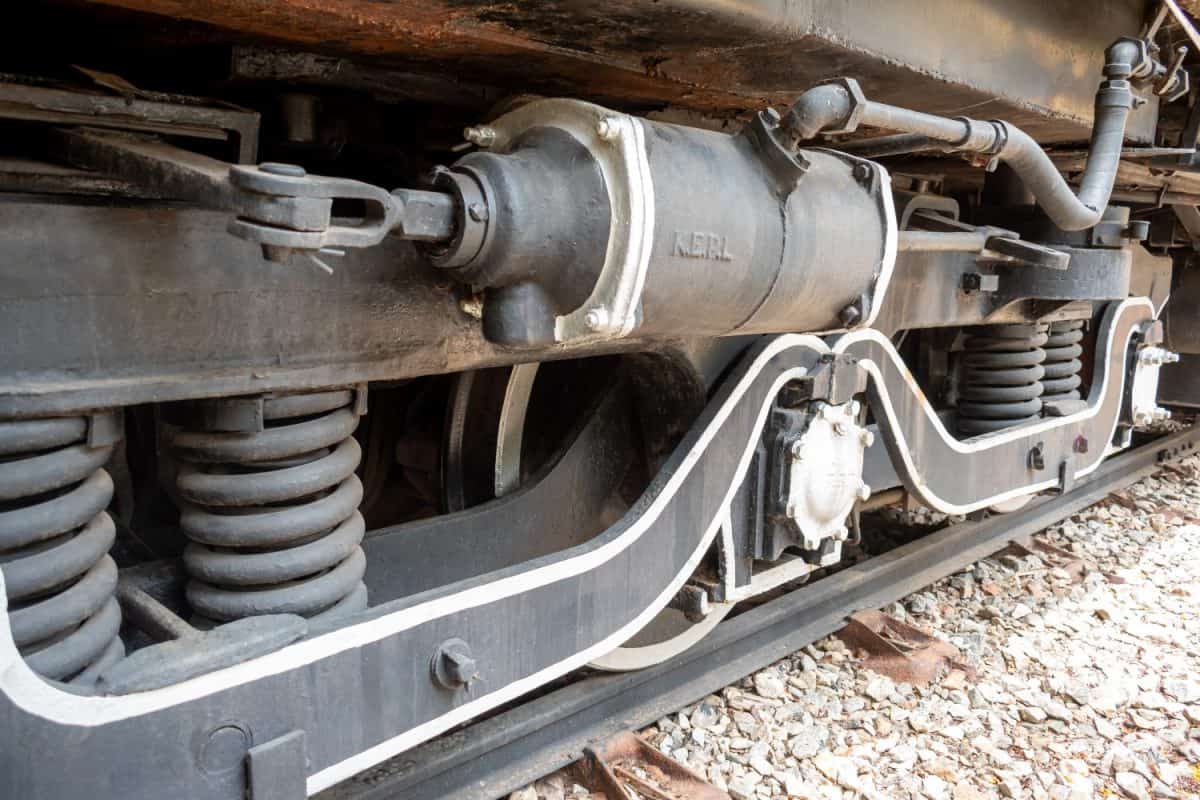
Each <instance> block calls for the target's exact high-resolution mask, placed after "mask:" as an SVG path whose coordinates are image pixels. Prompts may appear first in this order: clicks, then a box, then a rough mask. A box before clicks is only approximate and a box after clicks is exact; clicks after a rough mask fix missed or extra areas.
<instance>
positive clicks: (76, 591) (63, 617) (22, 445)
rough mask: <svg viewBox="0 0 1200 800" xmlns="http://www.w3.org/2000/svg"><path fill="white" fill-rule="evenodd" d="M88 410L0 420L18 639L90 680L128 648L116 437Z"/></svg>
mask: <svg viewBox="0 0 1200 800" xmlns="http://www.w3.org/2000/svg"><path fill="white" fill-rule="evenodd" d="M88 427H89V421H88V419H87V418H86V417H61V418H55V419H34V420H16V421H5V422H0V568H2V569H3V571H4V585H5V589H6V590H7V591H6V593H7V595H8V601H9V606H8V617H9V625H10V627H11V630H12V636H13V640H14V642H15V643H16V645H17V649H18V650H19V651H20V652H21V654H22V655H23V656H24V657H25V661H26V663H27V664H28V665H29V667H30V668H31V669H33V670H34V671H35V672H37V673H39V674H40V675H43V676H45V677H47V678H52V679H55V680H62V681H69V682H71V683H74V684H79V685H88V684H91V683H94V682H95V680H96V677H97V676H98V675H99V674H100V672H102V671H103V670H104V669H105V668H106V667H108V666H109V665H110V664H113V663H115V662H116V661H119V660H120V659H121V658H122V657H124V655H125V647H124V645H123V644H122V643H121V639H120V636H119V633H120V628H121V609H120V606H119V605H118V604H117V601H116V598H115V596H114V595H115V591H116V587H117V565H116V564H115V563H114V562H113V560H112V558H111V557H110V556H109V555H108V550H109V548H110V547H112V544H113V541H114V539H115V538H116V527H115V526H114V524H113V520H112V518H111V517H110V516H109V515H108V512H107V511H105V509H106V508H108V505H109V503H110V502H111V501H112V497H113V481H112V478H111V477H109V474H108V473H107V472H105V471H104V469H102V467H103V465H104V464H105V462H107V461H108V459H109V456H111V455H112V451H113V446H112V445H105V446H101V447H91V446H89V445H88V443H87V437H88Z"/></svg>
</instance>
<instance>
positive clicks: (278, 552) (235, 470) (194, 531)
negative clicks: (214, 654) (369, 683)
mask: <svg viewBox="0 0 1200 800" xmlns="http://www.w3.org/2000/svg"><path fill="white" fill-rule="evenodd" d="M357 425H358V415H357V413H356V411H355V408H354V395H353V392H351V391H349V390H342V391H328V392H317V393H309V394H299V395H283V396H273V397H267V398H265V399H264V400H263V429H262V430H260V431H257V432H250V433H241V432H228V431H211V430H199V431H181V432H179V433H178V434H177V435H176V436H175V440H174V444H175V449H176V452H177V453H178V455H179V458H180V460H181V461H182V462H183V463H182V465H181V467H180V470H179V475H178V478H177V486H178V489H179V494H180V497H181V498H182V502H183V506H182V508H181V515H180V524H181V527H182V528H183V532H184V533H185V534H186V535H187V537H188V539H189V540H190V541H189V543H188V545H187V547H186V548H185V550H184V554H183V563H184V568H185V570H186V572H187V574H188V577H189V581H188V586H187V599H188V602H189V603H190V604H191V606H192V609H193V610H194V611H195V612H196V613H197V614H198V615H199V616H200V617H201V618H205V619H208V620H212V621H214V622H228V621H233V620H237V619H242V618H244V617H250V616H256V615H260V614H285V613H286V614H299V615H301V616H305V617H309V618H319V617H332V616H340V615H342V614H346V613H350V612H352V611H357V610H360V609H362V608H365V607H366V605H367V588H366V585H365V584H364V583H363V575H364V573H365V571H366V557H365V556H364V554H363V551H362V548H361V547H360V543H361V542H362V538H363V533H364V529H365V524H364V522H363V518H362V515H361V514H360V513H359V511H358V506H359V503H360V501H361V500H362V492H363V488H362V483H360V482H359V479H358V477H357V476H356V475H355V469H356V468H357V467H358V462H359V459H360V457H361V449H360V448H359V445H358V442H357V441H356V440H355V439H354V436H353V433H354V429H355V427H356V426H357Z"/></svg>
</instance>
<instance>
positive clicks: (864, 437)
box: [858, 431, 875, 448]
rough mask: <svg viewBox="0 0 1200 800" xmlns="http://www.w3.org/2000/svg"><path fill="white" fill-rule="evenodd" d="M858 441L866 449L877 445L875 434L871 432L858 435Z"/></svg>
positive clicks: (862, 432)
mask: <svg viewBox="0 0 1200 800" xmlns="http://www.w3.org/2000/svg"><path fill="white" fill-rule="evenodd" d="M858 441H859V444H861V445H862V446H863V447H864V448H866V447H870V446H871V445H873V444H875V434H873V433H871V432H870V431H861V432H860V433H859V434H858Z"/></svg>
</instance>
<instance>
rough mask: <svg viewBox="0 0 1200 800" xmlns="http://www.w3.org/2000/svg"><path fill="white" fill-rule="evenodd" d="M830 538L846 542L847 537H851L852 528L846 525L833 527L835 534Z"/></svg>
mask: <svg viewBox="0 0 1200 800" xmlns="http://www.w3.org/2000/svg"><path fill="white" fill-rule="evenodd" d="M830 538H832V539H833V540H834V541H835V542H844V541H846V539H848V538H850V529H849V528H847V527H846V526H845V525H839V526H837V527H836V528H834V529H833V534H832V536H831V537H830ZM814 549H815V548H814Z"/></svg>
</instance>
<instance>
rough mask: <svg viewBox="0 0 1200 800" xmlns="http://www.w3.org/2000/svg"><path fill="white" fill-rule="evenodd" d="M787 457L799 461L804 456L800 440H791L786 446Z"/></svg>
mask: <svg viewBox="0 0 1200 800" xmlns="http://www.w3.org/2000/svg"><path fill="white" fill-rule="evenodd" d="M788 455H789V456H791V457H792V458H794V459H795V460H797V461H799V460H800V459H801V458H802V457H803V456H804V442H803V441H802V440H800V439H793V440H792V443H791V444H790V445H788Z"/></svg>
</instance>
